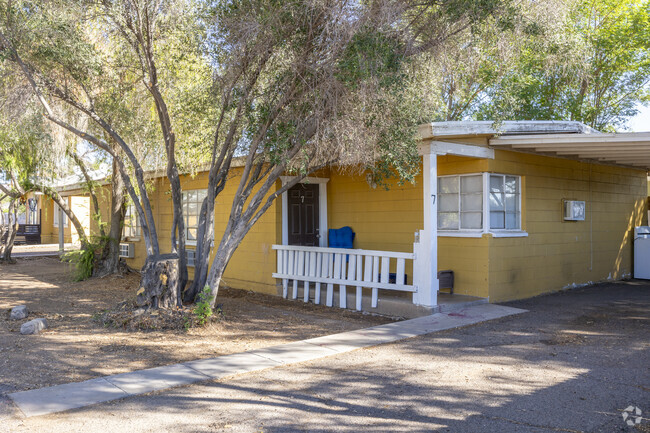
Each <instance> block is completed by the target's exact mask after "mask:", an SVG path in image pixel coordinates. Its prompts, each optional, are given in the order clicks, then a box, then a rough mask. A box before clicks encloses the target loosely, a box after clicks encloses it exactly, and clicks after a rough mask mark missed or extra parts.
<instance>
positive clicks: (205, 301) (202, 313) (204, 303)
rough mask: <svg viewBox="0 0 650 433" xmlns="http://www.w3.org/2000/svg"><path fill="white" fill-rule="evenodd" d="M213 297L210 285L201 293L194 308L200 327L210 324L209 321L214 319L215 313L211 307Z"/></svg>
mask: <svg viewBox="0 0 650 433" xmlns="http://www.w3.org/2000/svg"><path fill="white" fill-rule="evenodd" d="M211 295H212V291H211V290H210V287H209V286H208V285H206V286H205V287H204V288H203V290H202V291H201V293H199V296H198V301H196V306H195V307H194V317H195V318H196V323H197V324H198V325H199V326H203V325H205V324H206V323H208V320H209V319H210V317H212V314H213V311H212V307H211V306H210V299H211Z"/></svg>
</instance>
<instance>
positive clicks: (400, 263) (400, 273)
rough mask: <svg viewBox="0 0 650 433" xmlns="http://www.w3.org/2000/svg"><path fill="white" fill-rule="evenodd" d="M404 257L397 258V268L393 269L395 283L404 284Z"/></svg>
mask: <svg viewBox="0 0 650 433" xmlns="http://www.w3.org/2000/svg"><path fill="white" fill-rule="evenodd" d="M405 266H406V264H405V260H404V259H397V269H396V270H395V284H404V267H405Z"/></svg>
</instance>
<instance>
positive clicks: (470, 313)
mask: <svg viewBox="0 0 650 433" xmlns="http://www.w3.org/2000/svg"><path fill="white" fill-rule="evenodd" d="M525 311H526V310H523V309H518V308H512V307H506V306H501V305H493V304H483V305H475V306H471V307H468V308H465V309H462V310H458V311H454V312H447V313H437V314H433V315H431V316H425V317H420V318H417V319H412V320H406V321H402V322H395V323H390V324H387V325H380V326H375V327H372V328H366V329H360V330H356V331H350V332H344V333H340V334H333V335H328V336H324V337H318V338H312V339H309V340H303V341H298V342H294V343H288V344H282V345H279V346H272V347H267V348H263V349H256V350H251V351H248V352H244V353H237V354H232V355H225V356H220V357H216V358H209V359H203V360H198V361H191V362H186V363H181V364H174V365H169V366H165V367H156V368H150V369H146V370H140V371H134V372H131V373H122V374H116V375H112V376H105V377H102V378H98V379H92V380H87V381H85V382H79V383H69V384H64V385H58V386H52V387H48V388H41V389H34V390H30V391H22V392H16V393H13V394H9V397H10V398H11V399H12V400H13V401H14V403H15V404H16V405H17V406H18V408H20V410H21V411H22V412H23V413H24V414H25V416H27V417H32V416H37V415H44V414H50V413H55V412H61V411H65V410H69V409H75V408H80V407H85V406H89V405H93V404H96V403H101V402H106V401H111V400H116V399H120V398H124V397H129V396H133V395H138V394H145V393H148V392H151V391H159V390H163V389H168V388H172V387H176V386H181V385H188V384H191V383H195V382H199V381H205V380H211V379H222V378H225V377H228V376H233V375H236V374H242V373H248V372H253V371H259V370H264V369H268V368H273V367H278V366H283V365H290V364H294V363H299V362H303V361H310V360H314V359H319V358H324V357H327V356H332V355H337V354H341V353H345V352H351V351H354V350H356V349H360V348H364V347H371V346H376V345H379V344H384V343H391V342H395V341H399V340H404V339H407V338H411V337H416V336H419V335H424V334H428V333H431V332H436V331H442V330H446V329H452V328H458V327H462V326H467V325H473V324H476V323H480V322H484V321H487V320H493V319H497V318H500V317H505V316H510V315H514V314H520V313H523V312H525Z"/></svg>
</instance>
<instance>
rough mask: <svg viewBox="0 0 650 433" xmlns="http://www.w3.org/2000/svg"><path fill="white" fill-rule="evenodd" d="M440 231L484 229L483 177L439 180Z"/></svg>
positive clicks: (451, 177)
mask: <svg viewBox="0 0 650 433" xmlns="http://www.w3.org/2000/svg"><path fill="white" fill-rule="evenodd" d="M438 200H439V201H438V229H439V230H481V229H483V176H482V175H480V174H472V175H467V176H465V175H462V176H444V177H440V178H438Z"/></svg>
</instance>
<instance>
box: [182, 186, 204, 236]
mask: <svg viewBox="0 0 650 433" xmlns="http://www.w3.org/2000/svg"><path fill="white" fill-rule="evenodd" d="M207 195H208V190H207V189H195V190H191V191H183V217H184V219H185V239H186V241H187V242H188V243H190V244H194V243H196V239H197V237H198V231H199V212H200V211H201V205H202V204H203V200H204V199H205V197H206V196H207Z"/></svg>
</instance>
